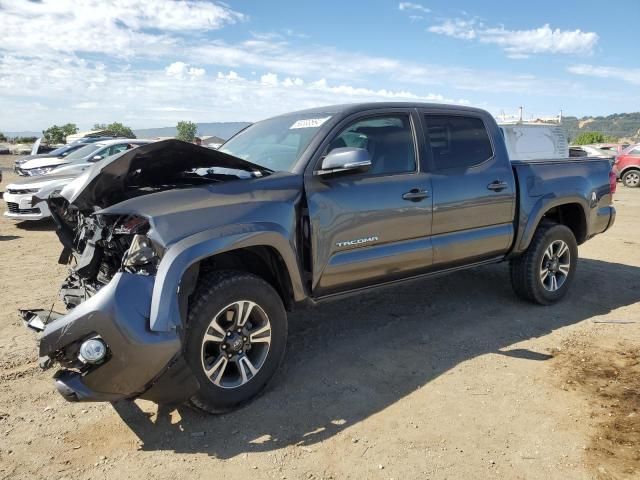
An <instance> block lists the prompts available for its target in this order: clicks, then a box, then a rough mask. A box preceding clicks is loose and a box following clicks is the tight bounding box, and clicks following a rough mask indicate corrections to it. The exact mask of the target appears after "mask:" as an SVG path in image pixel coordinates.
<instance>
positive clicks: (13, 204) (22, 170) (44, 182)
mask: <svg viewBox="0 0 640 480" xmlns="http://www.w3.org/2000/svg"><path fill="white" fill-rule="evenodd" d="M91 140H93V139H91ZM151 142H152V141H151V140H139V139H131V138H118V139H111V138H109V139H108V140H104V139H97V140H96V141H90V142H89V143H81V142H78V143H76V144H71V145H65V147H61V148H60V149H58V150H59V151H58V153H56V155H54V156H50V155H36V156H34V157H32V158H28V159H26V160H24V161H20V162H16V165H15V167H14V168H15V171H16V173H18V175H21V176H23V177H26V178H25V179H23V180H21V181H19V182H14V183H12V184H10V185H7V187H6V191H5V193H4V195H3V198H4V201H5V203H6V205H7V210H6V211H5V213H4V216H5V217H7V218H11V219H14V220H21V221H22V220H41V219H44V218H47V217H49V216H51V213H50V211H49V208H48V207H47V204H46V202H45V201H44V200H46V199H47V198H48V197H49V195H51V194H52V193H54V192H57V191H60V190H62V188H64V186H65V185H66V184H68V183H69V182H70V181H71V180H73V179H74V178H75V177H77V176H78V175H80V174H81V173H82V172H84V171H85V170H86V169H88V168H89V167H90V166H92V165H95V164H96V163H97V162H100V161H102V160H104V159H106V158H108V157H111V156H114V155H117V154H119V153H122V152H125V151H127V150H130V149H132V148H135V147H138V146H140V145H146V144H148V143H151ZM67 147H69V148H67ZM52 153H53V152H52ZM21 160H22V159H21Z"/></svg>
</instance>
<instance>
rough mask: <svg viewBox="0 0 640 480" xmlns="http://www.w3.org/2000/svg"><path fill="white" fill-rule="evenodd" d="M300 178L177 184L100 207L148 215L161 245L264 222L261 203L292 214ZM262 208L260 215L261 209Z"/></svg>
mask: <svg viewBox="0 0 640 480" xmlns="http://www.w3.org/2000/svg"><path fill="white" fill-rule="evenodd" d="M302 188H303V181H302V176H300V175H294V174H292V173H288V172H277V173H274V174H272V175H269V176H266V177H260V178H251V179H237V180H230V181H227V182H220V183H212V184H209V185H202V186H198V187H189V188H179V189H173V190H166V191H163V192H157V193H152V194H150V195H145V196H140V197H136V198H131V199H129V200H125V201H124V202H120V203H118V204H115V205H113V206H111V207H108V208H105V209H103V210H100V212H99V213H100V214H101V215H139V216H143V217H146V218H147V219H149V223H150V224H151V227H152V232H150V235H149V236H150V237H151V238H153V239H154V240H155V241H157V242H158V243H160V244H161V245H168V244H170V243H174V242H176V241H178V240H180V239H182V238H185V237H187V236H189V235H192V234H194V233H197V232H201V231H204V230H210V229H214V228H216V227H220V226H225V225H237V224H242V223H254V222H263V221H266V220H268V218H265V213H266V212H264V211H263V210H262V209H261V207H262V206H265V207H266V206H267V205H269V206H270V208H269V209H268V210H269V211H271V212H274V211H280V212H281V218H282V219H285V218H287V217H289V216H291V212H292V211H293V209H294V208H295V207H294V205H296V204H297V199H298V198H299V197H300V196H301V195H302ZM261 212H262V213H261Z"/></svg>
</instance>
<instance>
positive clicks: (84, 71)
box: [0, 0, 640, 131]
mask: <svg viewBox="0 0 640 480" xmlns="http://www.w3.org/2000/svg"><path fill="white" fill-rule="evenodd" d="M487 4H488V5H487ZM603 12H604V13H603ZM638 18H640V2H639V1H638V0H612V1H610V2H608V3H607V4H606V7H605V8H603V5H602V4H601V3H600V4H598V3H596V2H584V1H562V2H558V1H548V0H537V1H536V2H526V3H525V2H514V1H509V2H507V1H500V2H498V1H492V2H476V1H458V2H454V1H449V2H445V1H435V0H433V1H428V2H427V1H425V2H398V1H387V0H376V1H368V2H345V1H335V0H325V1H322V2H301V1H270V2H265V1H262V2H261V1H248V0H244V1H242V0H238V1H233V0H231V1H228V2H227V3H221V2H212V1H200V0H186V1H182V2H175V1H173V0H79V1H78V0H40V1H39V2H29V1H27V0H0V25H2V29H0V111H2V112H3V115H2V116H0V131H2V130H5V131H16V130H39V129H42V128H46V127H47V126H49V125H51V124H52V123H66V122H75V123H77V124H78V125H79V126H80V127H81V128H88V127H90V126H91V125H93V124H94V123H96V122H100V123H102V122H112V121H120V122H123V123H125V124H128V125H131V126H132V127H134V128H143V127H153V126H166V125H175V123H176V122H177V121H179V120H193V121H197V122H208V121H236V120H249V121H254V120H258V119H261V118H265V117H268V116H271V115H275V114H278V113H282V112H285V111H289V110H295V109H300V108H307V107H311V106H318V105H323V104H332V103H343V102H359V101H376V100H379V101H384V100H387V101H388V100H410V101H432V102H448V103H461V104H468V105H473V106H479V107H482V108H486V109H488V110H489V111H490V112H492V113H493V114H495V115H499V114H500V113H501V112H505V113H506V114H515V113H516V111H517V109H518V106H520V105H523V106H524V108H525V115H526V116H527V117H528V116H531V115H533V116H551V115H555V114H557V112H558V111H559V110H560V109H562V110H563V111H564V113H565V115H576V116H583V115H607V114H610V113H616V112H631V111H639V110H640V67H639V66H638V64H637V45H638V40H637V22H638ZM7 112H9V113H8V114H7Z"/></svg>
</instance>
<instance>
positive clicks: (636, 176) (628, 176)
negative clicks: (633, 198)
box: [622, 170, 640, 188]
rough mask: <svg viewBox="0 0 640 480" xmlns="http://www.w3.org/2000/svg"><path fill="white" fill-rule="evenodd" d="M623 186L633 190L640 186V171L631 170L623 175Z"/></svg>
mask: <svg viewBox="0 0 640 480" xmlns="http://www.w3.org/2000/svg"><path fill="white" fill-rule="evenodd" d="M622 184H623V185H624V186H625V187H632V188H633V187H638V186H640V170H629V171H628V172H626V173H625V174H624V175H622Z"/></svg>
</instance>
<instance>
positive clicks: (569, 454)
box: [0, 157, 640, 480]
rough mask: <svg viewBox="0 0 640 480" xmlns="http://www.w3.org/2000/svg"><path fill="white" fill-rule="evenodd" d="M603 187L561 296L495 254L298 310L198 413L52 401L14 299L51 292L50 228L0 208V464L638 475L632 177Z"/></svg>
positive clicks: (16, 473)
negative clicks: (588, 236) (250, 384)
mask: <svg viewBox="0 0 640 480" xmlns="http://www.w3.org/2000/svg"><path fill="white" fill-rule="evenodd" d="M12 162H13V159H12V158H10V157H0V165H1V166H2V167H4V168H3V170H4V174H5V179H4V181H3V183H2V185H0V190H2V189H3V187H4V185H6V184H7V183H8V182H9V181H10V180H11V179H12V178H14V177H13V176H12V174H11V173H10V171H9V170H8V169H9V167H10V165H11V163H12ZM615 198H616V201H615V204H616V208H617V210H618V218H617V222H616V225H615V227H614V228H613V229H612V230H610V231H609V232H607V233H605V234H604V235H600V236H598V237H596V238H595V239H593V240H591V241H590V242H587V243H586V244H585V245H583V246H581V247H580V256H581V260H580V263H579V267H578V268H579V271H578V273H577V275H576V279H575V283H574V285H573V287H572V291H571V292H570V294H569V295H568V297H567V298H566V300H565V301H563V302H562V303H560V304H558V305H555V306H552V307H539V306H535V305H530V304H527V303H523V302H521V301H519V300H517V299H516V298H515V296H514V295H513V294H512V292H511V287H510V285H509V279H508V275H507V266H506V265H496V266H491V267H485V268H480V269H477V270H472V271H466V272H460V273H456V274H452V275H450V276H447V277H442V278H437V279H432V280H425V281H420V282H414V283H412V284H409V285H404V286H398V287H395V288H393V289H390V290H386V291H382V292H377V293H371V294H367V295H364V296H361V297H356V298H350V299H348V300H343V301H338V302H334V303H330V304H325V305H324V306H323V307H322V308H319V309H315V310H307V311H300V312H297V313H295V314H293V315H291V318H290V339H289V346H288V352H287V358H286V360H285V364H284V367H283V369H282V370H281V371H280V373H279V374H278V375H277V376H276V378H275V380H274V382H273V383H272V384H271V386H270V387H269V389H268V391H267V392H266V394H265V395H263V396H262V397H260V398H259V399H258V400H257V401H255V402H253V403H252V404H250V405H249V406H247V407H245V408H243V409H242V410H240V411H238V412H235V413H232V414H228V415H224V416H218V417H213V416H211V417H209V416H205V415H202V414H200V413H197V412H194V411H192V410H190V409H188V408H180V409H178V410H175V411H164V410H162V409H161V410H158V408H157V407H156V406H155V405H154V404H152V403H149V402H143V401H137V402H135V403H130V402H127V403H122V404H117V405H115V406H112V405H109V404H72V403H67V402H65V401H64V400H62V398H61V397H60V396H59V395H58V394H57V393H56V392H55V391H54V388H53V385H52V382H51V375H52V371H45V372H43V371H41V370H40V369H39V368H38V366H37V363H36V360H37V359H36V349H35V339H34V338H33V337H34V336H33V335H32V333H31V332H29V331H28V330H27V329H26V328H24V327H23V326H22V324H21V322H20V320H19V319H18V316H17V314H16V312H17V310H18V308H21V307H23V308H24V307H41V306H44V307H48V306H50V305H51V304H52V303H53V302H54V300H55V299H56V294H57V290H58V285H59V283H60V281H61V280H62V279H63V277H64V275H65V268H64V267H62V266H60V265H57V264H56V260H57V257H58V254H59V252H60V247H59V244H58V242H57V239H56V237H55V235H54V233H53V231H52V226H51V224H49V223H44V224H29V223H21V224H16V223H13V222H11V221H8V220H5V219H1V220H0V292H1V293H0V299H1V302H0V338H2V341H1V342H0V478H47V479H61V478H69V479H71V478H73V479H85V478H86V479H92V480H95V479H100V478H144V477H149V478H160V479H169V478H213V477H215V478H224V479H246V478H274V479H299V478H300V479H320V478H325V479H330V478H333V479H361V478H371V479H391V478H393V479H413V478H421V479H427V478H429V479H445V478H448V479H491V478H500V479H502V478H504V479H544V480H549V479H591V478H602V479H610V478H611V479H613V478H616V479H617V478H636V479H637V478H640V412H639V411H638V410H639V409H640V401H639V399H640V396H639V394H640V349H639V346H640V342H639V340H640V303H638V301H639V300H640V189H634V190H632V189H627V188H624V187H622V186H619V187H618V193H617V195H616V197H615ZM0 206H1V207H2V208H3V210H4V205H3V204H2V203H1V202H0Z"/></svg>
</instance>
